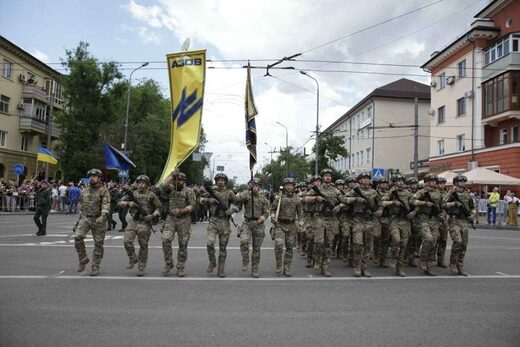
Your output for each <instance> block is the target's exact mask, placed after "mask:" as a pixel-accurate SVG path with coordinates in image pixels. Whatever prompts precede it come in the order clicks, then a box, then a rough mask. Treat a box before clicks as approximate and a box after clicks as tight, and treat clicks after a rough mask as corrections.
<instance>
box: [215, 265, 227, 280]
mask: <svg viewBox="0 0 520 347" xmlns="http://www.w3.org/2000/svg"><path fill="white" fill-rule="evenodd" d="M217 276H218V277H220V278H224V277H226V274H225V273H224V267H223V266H219V267H218V269H217Z"/></svg>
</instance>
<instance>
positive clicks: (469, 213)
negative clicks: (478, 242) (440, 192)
mask: <svg viewBox="0 0 520 347" xmlns="http://www.w3.org/2000/svg"><path fill="white" fill-rule="evenodd" d="M451 196H453V199H455V201H456V202H458V203H460V206H459V207H460V208H461V209H462V212H463V213H464V215H465V216H466V218H468V222H469V224H470V225H471V227H472V228H473V230H475V229H476V228H475V224H473V218H472V216H471V212H470V211H469V210H468V209H467V208H466V205H464V203H463V202H462V201H461V200H460V198H459V195H458V194H457V192H456V191H453V192H452V193H451Z"/></svg>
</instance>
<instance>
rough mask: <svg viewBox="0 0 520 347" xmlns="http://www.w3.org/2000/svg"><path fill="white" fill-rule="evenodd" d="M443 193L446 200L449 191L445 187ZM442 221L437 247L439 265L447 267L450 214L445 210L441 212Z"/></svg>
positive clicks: (441, 191) (442, 195)
mask: <svg viewBox="0 0 520 347" xmlns="http://www.w3.org/2000/svg"><path fill="white" fill-rule="evenodd" d="M439 192H440V193H441V197H442V199H443V200H444V198H445V197H446V195H447V194H448V192H447V191H446V190H445V189H442V190H439ZM440 217H441V219H442V222H441V224H440V226H439V238H438V239H437V244H436V249H437V266H439V267H446V263H445V261H444V259H445V254H446V246H447V244H448V228H449V226H448V215H447V214H446V213H445V212H443V213H442V214H441V216H440Z"/></svg>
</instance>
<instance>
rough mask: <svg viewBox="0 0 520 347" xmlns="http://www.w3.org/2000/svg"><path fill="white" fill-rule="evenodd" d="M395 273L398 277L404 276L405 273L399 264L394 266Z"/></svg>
mask: <svg viewBox="0 0 520 347" xmlns="http://www.w3.org/2000/svg"><path fill="white" fill-rule="evenodd" d="M395 274H396V275H397V276H399V277H406V274H405V273H404V271H403V268H402V267H401V266H396V267H395Z"/></svg>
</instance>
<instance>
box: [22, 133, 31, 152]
mask: <svg viewBox="0 0 520 347" xmlns="http://www.w3.org/2000/svg"><path fill="white" fill-rule="evenodd" d="M21 150H22V151H26V152H27V151H28V150H29V137H28V136H25V135H24V136H22V147H21Z"/></svg>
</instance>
